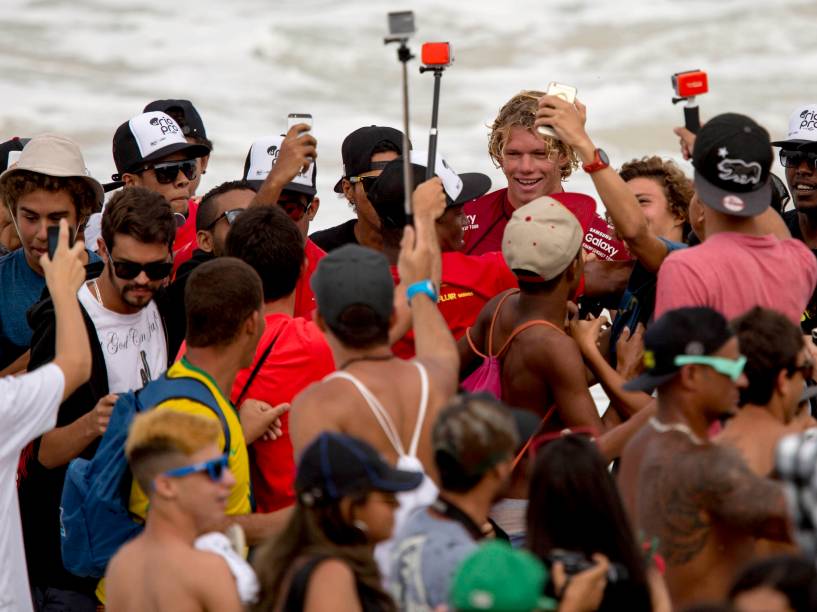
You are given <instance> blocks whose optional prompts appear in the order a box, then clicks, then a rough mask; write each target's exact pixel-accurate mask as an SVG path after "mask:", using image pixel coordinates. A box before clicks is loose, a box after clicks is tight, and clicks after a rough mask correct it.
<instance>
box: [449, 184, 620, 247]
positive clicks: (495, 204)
mask: <svg viewBox="0 0 817 612" xmlns="http://www.w3.org/2000/svg"><path fill="white" fill-rule="evenodd" d="M550 197H552V198H553V199H555V200H558V201H559V202H561V203H562V204H563V205H564V206H565V208H567V209H568V210H570V212H572V213H573V214H574V215H576V218H577V219H578V220H579V223H581V226H582V229H583V230H584V233H585V235H584V244H583V247H584V250H585V251H587V252H588V253H592V254H594V255H596V256H597V257H598V258H599V259H602V260H606V261H613V260H626V259H631V257H630V254H629V252H628V251H627V247H626V246H624V243H623V242H621V241H620V240H616V239H615V238H613V237H612V232H611V231H610V226H609V225H607V222H606V221H605V220H604V219H602V218H601V217H600V216H599V215H598V214H597V213H596V201H595V200H594V199H593V198H591V197H590V196H588V195H585V194H583V193H571V192H567V191H562V192H559V193H552V194H550ZM513 211H514V208H513V206H512V205H511V203H510V201H509V200H508V189H507V187H506V188H505V189H500V190H498V191H494V192H493V193H489V194H487V195H484V196H482V197H481V198H477V199H476V200H472V201H471V202H468V204H466V205H465V207H464V209H463V213H464V214H465V227H464V228H463V229H464V230H465V233H464V236H463V240H464V241H465V248H464V249H463V251H464V252H465V253H467V254H468V255H482V254H483V253H490V252H493V251H501V250H502V234H503V233H504V232H505V226H506V225H507V224H508V221H509V220H510V218H511V215H512V214H513Z"/></svg>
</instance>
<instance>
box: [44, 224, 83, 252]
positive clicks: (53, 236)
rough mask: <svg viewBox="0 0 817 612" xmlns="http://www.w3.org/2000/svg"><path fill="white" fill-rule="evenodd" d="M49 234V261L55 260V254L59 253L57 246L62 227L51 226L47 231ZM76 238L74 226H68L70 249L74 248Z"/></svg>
mask: <svg viewBox="0 0 817 612" xmlns="http://www.w3.org/2000/svg"><path fill="white" fill-rule="evenodd" d="M46 231H47V232H48V259H51V260H53V259H54V253H55V252H56V251H57V244H59V241H60V226H59V225H51V226H49V227H48V229H47V230H46ZM75 238H76V230H75V229H74V228H73V227H72V226H70V225H69V226H68V248H69V249H70V248H71V247H73V246H74V240H75Z"/></svg>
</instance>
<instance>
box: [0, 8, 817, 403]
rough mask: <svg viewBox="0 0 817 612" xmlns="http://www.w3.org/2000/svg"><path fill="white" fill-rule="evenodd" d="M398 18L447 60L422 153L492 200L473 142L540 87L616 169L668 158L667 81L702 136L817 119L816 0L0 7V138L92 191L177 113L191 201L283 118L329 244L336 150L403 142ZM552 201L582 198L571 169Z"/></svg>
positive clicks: (671, 152) (414, 91) (587, 185)
mask: <svg viewBox="0 0 817 612" xmlns="http://www.w3.org/2000/svg"><path fill="white" fill-rule="evenodd" d="M408 9H411V10H414V11H415V14H416V23H417V28H418V32H417V35H416V37H415V38H414V40H413V41H412V43H411V45H412V48H413V49H414V51H415V52H416V53H417V54H418V55H419V50H420V44H421V43H422V42H426V41H449V42H451V43H452V45H453V46H454V49H455V55H456V62H455V64H454V66H453V67H452V68H451V69H450V70H448V71H446V73H445V76H444V77H443V84H442V105H441V108H440V118H439V127H440V138H439V150H440V152H442V153H443V154H444V155H445V156H446V158H447V160H448V161H449V162H450V164H451V165H452V166H453V167H454V168H455V169H458V170H460V171H480V172H485V173H487V174H489V175H490V176H491V177H492V179H493V180H494V185H495V187H502V186H504V183H503V177H502V174H501V172H499V171H498V170H496V169H495V168H494V167H493V165H492V164H491V162H490V160H489V158H488V155H487V152H486V143H487V133H488V130H487V127H486V126H487V125H489V124H490V123H491V122H492V120H493V118H494V116H495V114H496V112H497V110H498V109H499V107H500V106H501V105H502V104H503V103H504V102H505V101H506V100H507V99H508V98H509V97H511V96H512V95H513V94H514V93H516V92H518V91H519V90H521V89H536V88H539V89H542V88H545V87H546V86H547V83H548V82H549V81H552V80H553V81H559V82H562V83H568V84H572V85H574V86H576V87H577V88H578V91H579V98H580V99H581V100H582V101H584V102H585V103H586V104H587V106H588V122H587V126H588V131H589V133H590V134H591V135H592V137H593V138H594V140H595V142H596V143H597V145H599V146H602V147H604V148H605V149H606V150H607V152H608V153H609V155H610V157H611V159H612V161H613V164H614V165H616V166H618V165H620V164H621V163H622V162H624V161H626V160H628V159H632V158H634V157H640V156H642V155H647V154H660V155H663V156H668V157H673V158H675V159H678V160H679V161H680V159H679V155H678V143H677V139H676V138H675V137H674V135H673V134H672V132H671V128H672V126H674V125H680V124H681V123H682V111H681V108H680V107H678V106H673V105H672V104H671V103H670V98H671V96H672V91H671V88H670V84H669V79H670V75H671V74H672V73H673V72H677V71H680V70H687V69H694V68H702V69H705V70H707V71H708V73H709V77H710V88H711V93H710V94H708V95H706V96H704V97H702V98H701V99H700V103H701V111H702V117H703V119H704V120H705V119H706V118H707V117H710V116H712V115H714V114H717V113H721V112H727V111H734V112H741V113H745V114H749V115H751V116H753V117H754V118H755V119H756V120H757V121H759V122H760V123H761V124H762V125H764V126H766V128H767V129H768V130H769V131H770V133H771V135H772V137H773V138H781V137H784V136H785V133H786V128H787V122H788V117H789V114H790V113H791V112H792V111H793V110H794V108H795V107H796V106H797V105H799V104H802V103H807V102H817V99H816V98H817V95H816V94H815V83H817V45H815V44H814V31H815V25H817V2H814V0H718V1H712V0H708V1H707V0H674V1H673V0H607V1H604V0H504V1H497V0H452V1H450V2H447V3H445V2H440V1H439V0H437V1H434V2H433V1H431V0H414V1H410V0H404V1H401V2H394V1H390V0H299V1H294V0H226V1H224V0H221V1H217V0H196V1H192V0H175V1H173V0H162V1H161V2H160V1H157V0H141V1H139V2H134V1H133V0H0V141H1V140H6V139H8V138H10V137H12V136H15V135H17V136H31V135H34V134H38V133H42V132H45V131H50V132H59V133H64V134H67V135H69V136H71V137H72V138H74V139H76V140H77V141H78V142H79V143H80V145H81V147H82V150H83V152H84V154H85V158H86V162H87V164H88V167H89V168H90V170H91V173H92V174H93V175H94V176H95V177H97V178H98V179H100V180H102V181H103V182H104V181H105V180H107V179H108V177H109V176H110V175H111V173H113V172H114V170H115V169H114V166H113V160H112V158H111V138H112V137H113V133H114V131H115V130H116V128H117V126H118V125H119V124H121V123H123V122H124V121H126V120H128V119H129V118H130V117H132V116H133V115H136V114H138V113H139V112H140V111H141V110H142V108H143V107H144V105H145V104H146V103H147V102H149V101H151V100H154V99H157V98H189V99H191V100H192V101H193V102H194V104H195V105H196V107H197V108H198V109H199V112H200V113H201V115H202V117H203V119H204V121H205V125H206V128H207V132H208V136H209V137H210V138H211V139H212V140H213V142H214V143H215V151H214V153H213V156H212V159H211V163H210V168H209V170H208V172H207V175H206V176H205V177H204V178H203V180H202V184H201V187H200V189H199V194H202V193H204V192H205V191H206V190H207V189H209V188H210V187H213V186H215V185H217V184H218V183H220V182H222V181H225V180H231V179H236V178H240V174H241V172H242V170H243V163H244V157H245V155H246V152H247V150H248V149H249V147H250V144H251V143H252V142H253V140H255V139H257V138H260V137H262V136H265V135H269V134H275V133H280V132H282V131H284V130H285V128H286V116H287V114H288V113H290V112H308V113H312V115H313V116H314V122H315V125H314V130H313V133H314V134H315V136H316V137H317V139H318V141H319V149H318V150H319V159H318V194H319V196H320V197H321V199H322V205H321V208H320V213H319V215H318V217H317V219H316V220H315V221H314V223H313V229H320V228H324V227H329V226H331V225H334V224H336V223H339V222H341V221H343V220H345V219H347V218H349V217H351V211H350V209H349V207H348V206H347V205H346V204H345V202H344V201H343V200H341V199H339V198H338V197H337V196H336V195H335V194H334V193H333V191H332V186H333V185H334V183H335V181H336V180H337V178H338V177H339V176H340V174H341V160H340V145H341V142H342V141H343V138H344V136H345V135H346V134H348V133H349V132H351V131H352V130H354V129H356V128H358V127H360V126H362V125H369V124H379V125H392V126H395V127H400V126H401V125H402V106H401V97H400V96H401V89H400V66H399V64H398V62H397V58H396V50H395V47H394V46H389V47H385V46H384V45H383V36H384V34H385V30H386V13H387V12H388V11H394V10H408ZM410 67H411V70H410V98H411V135H412V140H413V142H414V145H415V147H416V148H421V149H426V148H427V144H426V143H427V137H428V136H427V134H428V125H429V121H430V114H431V92H432V77H431V75H428V74H427V75H422V76H421V75H420V74H418V72H417V67H418V61H417V60H415V61H414V62H413V63H412V64H411V65H410ZM682 167H683V168H684V169H685V170H686V171H687V172H688V173H690V174H691V167H690V166H689V164H688V163H686V162H682ZM777 171H778V172H780V168H779V167H777ZM566 189H568V190H571V191H581V192H585V193H589V194H593V195H595V191H594V189H593V185H592V182H591V181H590V180H589V179H588V177H587V176H585V175H584V173H581V172H579V173H577V175H576V176H574V177H571V179H570V180H569V182H568V183H567V184H566ZM593 391H594V393H593V395H594V397H595V399H596V402H597V404H598V405H599V408H600V409H601V408H602V406H603V405H604V404H605V401H604V396H603V393H601V392H600V389H599V388H598V387H596V388H594V390H593Z"/></svg>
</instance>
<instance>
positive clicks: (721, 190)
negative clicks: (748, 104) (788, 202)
mask: <svg viewBox="0 0 817 612" xmlns="http://www.w3.org/2000/svg"><path fill="white" fill-rule="evenodd" d="M772 161H773V155H772V144H771V141H770V138H769V132H767V131H766V130H765V128H763V127H762V126H760V125H758V124H757V123H756V122H755V121H754V120H753V119H751V118H750V117H747V116H746V115H739V114H737V113H725V114H723V115H718V116H717V117H713V118H712V119H710V120H709V121H707V122H706V123H705V124H704V126H703V127H702V128H701V131H700V132H698V136H697V138H696V139H695V146H694V148H693V151H692V165H693V166H694V167H695V191H696V193H697V195H698V197H699V198H700V199H701V201H702V202H703V203H704V204H706V205H707V206H709V207H710V208H714V209H715V210H717V211H719V212H722V213H724V214H726V215H733V216H737V217H754V216H756V215H759V214H760V213H762V212H763V211H765V210H766V209H767V208H768V207H769V205H770V203H771V201H772V185H771V181H770V178H769V172H770V170H771V167H772Z"/></svg>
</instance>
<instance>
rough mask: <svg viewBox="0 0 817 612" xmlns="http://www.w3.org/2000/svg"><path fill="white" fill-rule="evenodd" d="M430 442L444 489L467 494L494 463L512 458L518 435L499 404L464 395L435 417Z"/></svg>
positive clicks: (488, 397) (507, 412) (509, 415)
mask: <svg viewBox="0 0 817 612" xmlns="http://www.w3.org/2000/svg"><path fill="white" fill-rule="evenodd" d="M431 443H432V446H433V448H434V463H435V464H436V465H437V470H438V471H439V473H440V484H441V485H442V488H443V490H446V491H453V492H456V493H467V492H468V491H470V490H472V489H473V488H474V487H476V486H477V485H478V484H479V483H480V481H481V480H482V479H483V478H484V477H485V474H487V473H488V472H489V471H490V470H491V469H492V468H493V467H495V466H496V465H497V464H499V463H502V462H503V461H506V460H508V459H513V455H514V452H515V450H516V448H517V446H518V445H519V434H518V432H517V430H516V421H515V420H514V418H513V414H512V413H511V411H510V410H509V409H508V408H507V406H505V405H504V404H503V403H502V402H500V401H498V400H496V399H495V398H494V397H492V396H491V395H488V394H487V393H476V394H469V393H465V394H462V395H458V396H456V397H454V398H453V399H452V400H451V402H450V403H449V404H448V406H446V407H445V408H443V410H442V411H441V412H440V414H439V415H438V416H437V420H436V421H435V422H434V427H433V429H432V431H431Z"/></svg>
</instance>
